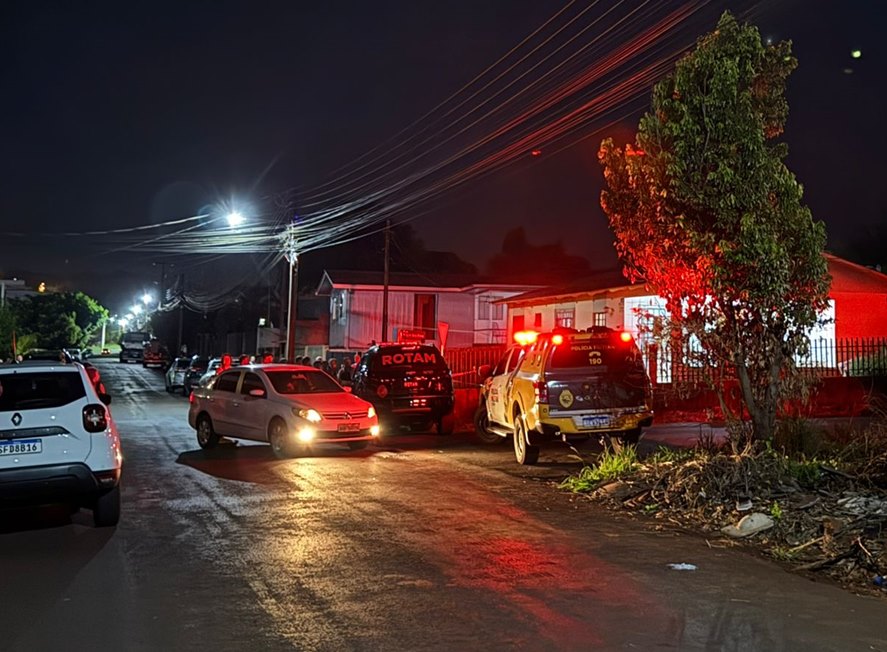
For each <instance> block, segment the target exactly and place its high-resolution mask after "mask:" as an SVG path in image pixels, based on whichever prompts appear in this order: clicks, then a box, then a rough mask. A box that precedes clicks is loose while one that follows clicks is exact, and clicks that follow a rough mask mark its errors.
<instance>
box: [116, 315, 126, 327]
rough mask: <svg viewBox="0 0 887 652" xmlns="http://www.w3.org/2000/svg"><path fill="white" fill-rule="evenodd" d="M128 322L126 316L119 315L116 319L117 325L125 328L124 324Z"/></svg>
mask: <svg viewBox="0 0 887 652" xmlns="http://www.w3.org/2000/svg"><path fill="white" fill-rule="evenodd" d="M128 323H129V320H128V319H127V318H126V317H121V318H120V319H118V320H117V325H118V326H120V328H126V325H127V324H128Z"/></svg>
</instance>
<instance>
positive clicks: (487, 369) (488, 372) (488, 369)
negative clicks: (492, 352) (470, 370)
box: [477, 364, 493, 380]
mask: <svg viewBox="0 0 887 652" xmlns="http://www.w3.org/2000/svg"><path fill="white" fill-rule="evenodd" d="M477 375H478V376H480V379H481V380H486V379H487V378H489V377H490V376H492V375H493V367H492V366H491V365H488V364H482V365H481V366H479V367H478V368H477Z"/></svg>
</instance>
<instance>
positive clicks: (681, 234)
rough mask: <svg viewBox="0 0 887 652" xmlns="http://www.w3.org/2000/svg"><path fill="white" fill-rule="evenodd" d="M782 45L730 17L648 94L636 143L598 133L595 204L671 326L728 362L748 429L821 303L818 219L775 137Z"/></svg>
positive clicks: (768, 411) (784, 111)
mask: <svg viewBox="0 0 887 652" xmlns="http://www.w3.org/2000/svg"><path fill="white" fill-rule="evenodd" d="M796 66H797V60H796V59H795V58H794V57H793V56H792V54H791V44H790V43H788V42H782V43H778V44H776V45H772V46H765V45H764V44H763V43H762V42H761V37H760V34H759V33H758V30H757V29H756V28H755V27H753V26H750V25H740V24H739V23H737V22H736V20H735V19H734V18H733V17H732V16H731V15H730V14H729V13H726V14H724V15H723V16H722V17H721V19H720V21H719V22H718V25H717V29H715V31H713V32H712V33H710V34H708V35H706V36H704V37H703V38H701V39H700V40H699V42H698V43H697V46H696V49H695V50H694V51H693V52H691V53H690V54H688V55H687V56H686V57H684V58H683V59H681V60H680V61H679V62H678V63H677V65H676V67H675V70H674V72H673V74H671V75H670V76H669V77H668V78H666V79H664V80H663V81H661V82H660V83H658V84H657V85H656V87H655V89H654V91H653V101H652V108H651V110H650V111H649V112H648V113H647V114H645V115H644V116H643V117H642V118H641V121H640V124H639V125H638V132H637V136H636V144H635V145H634V146H632V145H627V146H625V148H618V147H616V146H615V145H614V144H613V142H612V140H605V141H604V142H603V143H601V149H600V152H599V157H600V161H601V164H602V165H603V168H604V177H605V179H606V183H607V185H606V187H605V190H604V191H603V193H602V195H601V204H602V206H603V208H604V212H605V213H606V214H607V217H608V218H609V221H610V226H611V228H612V229H613V231H614V233H615V235H616V247H617V252H618V254H619V256H620V258H621V259H622V261H623V264H624V266H625V269H626V272H627V273H628V275H629V276H631V277H632V278H635V279H643V280H644V281H646V283H647V284H648V285H649V286H650V288H651V289H652V290H654V291H655V292H657V293H658V294H660V295H661V296H662V297H663V298H664V299H665V300H666V301H667V305H668V309H669V311H670V313H671V318H672V320H673V324H672V327H673V332H675V333H678V334H679V336H681V337H689V336H691V335H692V336H695V337H696V338H698V340H699V343H700V344H701V346H702V350H703V351H704V352H705V353H706V354H707V356H708V359H709V361H710V362H714V363H716V364H718V365H720V366H721V367H725V366H726V367H727V368H730V369H732V370H734V371H735V374H736V376H737V377H738V379H739V384H740V389H741V393H742V400H743V402H744V404H745V407H746V409H747V410H748V413H749V416H750V417H751V422H752V427H753V433H754V435H755V436H756V437H759V438H769V437H770V436H771V435H772V432H773V427H774V425H775V419H776V413H777V406H778V405H779V403H780V400H781V399H782V398H784V397H786V396H788V395H790V394H791V392H792V391H793V388H794V390H795V391H796V387H797V386H796V385H795V384H794V383H793V382H792V381H793V380H795V379H797V374H796V369H795V368H794V364H793V356H794V355H795V354H797V353H802V352H803V351H804V350H805V348H806V347H807V346H808V345H809V342H808V339H807V335H806V333H807V332H808V329H809V328H810V327H811V326H812V325H813V324H814V323H816V321H817V318H818V314H819V313H820V311H821V310H822V309H823V308H824V307H825V306H826V301H827V292H828V287H829V282H830V279H829V276H828V271H827V266H826V262H825V259H824V257H823V255H822V252H823V247H824V245H825V228H824V226H823V224H822V223H821V222H817V221H814V220H813V218H812V215H811V213H810V211H809V209H808V208H807V207H806V206H804V205H803V203H802V194H803V191H802V188H801V186H800V184H799V183H798V182H797V180H796V179H795V177H794V175H793V174H792V173H791V172H790V171H789V170H788V168H787V167H786V166H785V164H784V163H783V159H784V158H785V156H786V154H787V146H786V145H785V144H784V143H781V142H778V141H777V140H776V139H777V137H778V136H780V134H782V131H783V127H784V125H785V121H786V118H787V116H788V103H787V102H786V99H785V83H786V79H787V78H788V76H789V75H790V74H791V72H792V70H794V68H795V67H796Z"/></svg>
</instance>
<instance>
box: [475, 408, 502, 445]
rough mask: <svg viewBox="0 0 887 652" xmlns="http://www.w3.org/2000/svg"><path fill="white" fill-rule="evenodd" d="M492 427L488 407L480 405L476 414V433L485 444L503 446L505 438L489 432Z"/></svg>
mask: <svg viewBox="0 0 887 652" xmlns="http://www.w3.org/2000/svg"><path fill="white" fill-rule="evenodd" d="M489 425H490V416H489V415H488V414H487V406H486V405H479V406H478V407H477V410H475V412H474V433H475V434H476V435H477V438H478V439H479V440H480V441H481V443H484V444H491V445H492V444H501V443H502V442H503V441H505V437H503V436H502V435H499V434H496V433H495V432H491V431H489V430H487V426H489Z"/></svg>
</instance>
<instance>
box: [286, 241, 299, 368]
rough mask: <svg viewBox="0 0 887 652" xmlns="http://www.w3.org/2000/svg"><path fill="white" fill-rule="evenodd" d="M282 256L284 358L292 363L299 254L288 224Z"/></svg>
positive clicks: (294, 343) (294, 341)
mask: <svg viewBox="0 0 887 652" xmlns="http://www.w3.org/2000/svg"><path fill="white" fill-rule="evenodd" d="M283 250H284V256H285V257H286V260H287V262H288V263H289V266H290V269H289V298H288V307H287V311H286V348H285V349H284V357H285V358H286V360H287V361H289V362H293V361H294V360H293V358H294V357H295V354H296V308H297V302H298V291H299V254H298V252H297V251H296V225H295V224H289V225H288V226H287V228H286V231H284V233H283Z"/></svg>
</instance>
